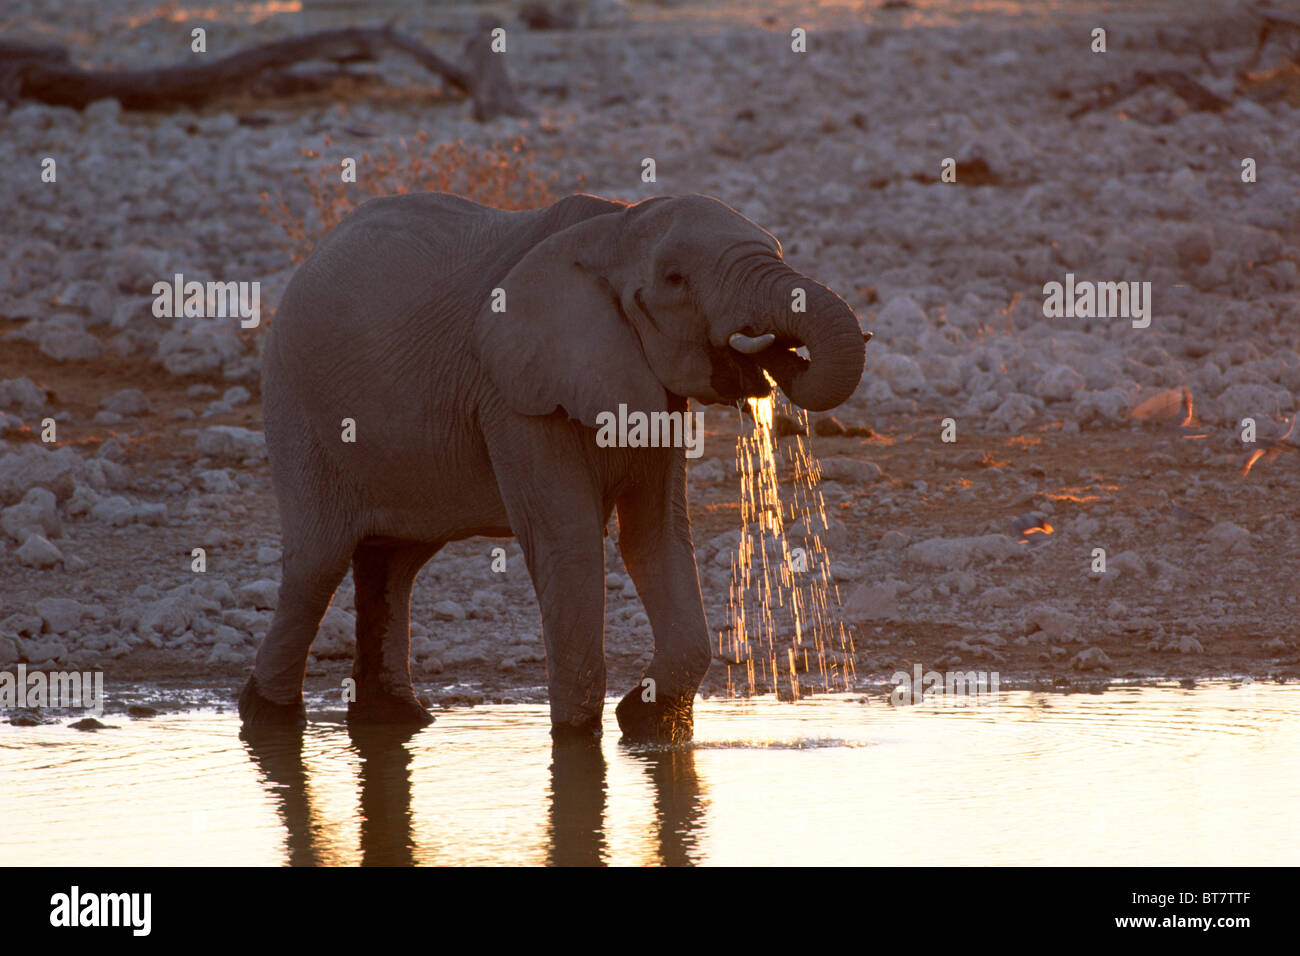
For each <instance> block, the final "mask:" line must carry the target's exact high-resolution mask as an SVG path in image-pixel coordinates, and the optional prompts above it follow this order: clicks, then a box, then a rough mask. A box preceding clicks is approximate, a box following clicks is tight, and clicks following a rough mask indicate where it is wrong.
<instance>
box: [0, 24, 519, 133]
mask: <svg viewBox="0 0 1300 956" xmlns="http://www.w3.org/2000/svg"><path fill="white" fill-rule="evenodd" d="M490 26H491V24H485V25H484V27H485V28H484V29H481V30H480V32H479V33H477V34H475V35H474V36H472V37H471V38H470V39H469V41H468V42H467V43H466V44H465V49H464V51H463V54H462V60H461V62H460V63H452V62H450V61H448V60H445V59H443V58H442V57H440V56H439V55H438V54H437V53H434V52H433V51H432V50H430V49H429V48H428V47H426V46H424V44H422V43H420V42H419V41H417V40H414V39H412V38H411V37H410V36H407V35H405V34H402V33H398V32H397V31H396V30H394V29H393V28H392V27H391V26H383V27H345V28H342V29H336V30H321V31H319V32H316V33H307V34H303V35H302V36H295V37H286V38H284V39H282V40H274V41H272V42H270V43H263V44H259V45H258V46H254V47H250V48H248V49H246V50H240V51H238V52H236V53H231V54H229V55H228V56H224V57H220V58H218V59H214V60H212V61H210V62H200V63H196V64H183V65H177V66H166V67H155V68H152V69H143V70H83V69H81V68H80V67H77V66H75V65H74V64H72V63H71V62H70V60H69V57H68V53H67V51H66V50H63V49H61V48H59V47H32V46H25V45H22V44H17V43H10V42H6V41H2V40H0V96H2V97H3V98H4V99H5V100H6V101H8V102H9V103H11V104H12V103H14V102H16V101H17V100H19V99H29V100H36V101H38V102H41V103H49V104H51V105H55V106H71V107H74V108H77V109H81V108H83V107H84V106H86V104H87V103H92V102H94V101H95V100H100V99H107V98H110V97H111V98H113V99H116V100H117V101H118V102H120V103H121V104H122V107H123V108H124V109H136V110H150V109H171V108H175V107H185V106H188V107H195V106H200V105H202V104H204V103H207V102H209V101H211V100H213V99H215V98H217V97H219V96H224V95H228V94H231V93H237V92H239V91H241V90H243V89H245V88H247V87H248V86H249V85H250V84H251V83H253V82H255V81H260V80H267V79H271V80H276V79H281V80H283V79H285V76H284V75H283V71H284V70H286V69H287V68H288V67H291V66H293V65H295V64H297V63H302V62H306V61H310V60H330V61H333V62H335V63H355V62H360V61H373V60H376V59H378V57H379V55H380V54H381V53H383V52H384V51H385V50H395V51H397V52H400V53H403V54H405V55H407V56H409V57H411V58H412V59H414V60H415V61H416V62H417V63H419V64H420V65H421V66H423V67H424V68H425V69H427V70H429V71H430V72H431V73H436V74H437V75H438V76H440V77H442V79H443V80H444V81H445V82H446V83H448V84H449V85H451V86H453V87H455V88H456V89H458V90H461V91H462V92H464V93H466V94H468V95H469V96H470V97H472V98H473V100H474V116H475V118H476V119H479V120H486V119H491V118H492V117H494V116H500V115H503V114H504V115H508V116H528V115H531V114H530V111H529V110H528V109H527V107H525V106H524V105H523V103H522V102H520V100H519V97H518V95H517V94H516V93H515V90H514V86H513V84H511V82H510V78H509V75H508V74H507V72H506V67H505V57H503V56H499V55H497V54H494V53H492V52H491V50H490V47H489V32H488V30H489V29H490Z"/></svg>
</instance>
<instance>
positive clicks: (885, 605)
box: [844, 581, 898, 622]
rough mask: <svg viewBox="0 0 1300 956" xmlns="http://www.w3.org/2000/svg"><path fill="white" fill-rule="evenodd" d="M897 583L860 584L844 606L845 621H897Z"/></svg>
mask: <svg viewBox="0 0 1300 956" xmlns="http://www.w3.org/2000/svg"><path fill="white" fill-rule="evenodd" d="M897 593H898V582H897V581H885V582H883V583H880V584H861V585H858V587H856V588H855V589H854V590H853V593H852V594H850V595H849V599H848V601H846V602H845V604H844V617H845V620H847V621H851V622H860V621H893V620H897V619H898V600H897Z"/></svg>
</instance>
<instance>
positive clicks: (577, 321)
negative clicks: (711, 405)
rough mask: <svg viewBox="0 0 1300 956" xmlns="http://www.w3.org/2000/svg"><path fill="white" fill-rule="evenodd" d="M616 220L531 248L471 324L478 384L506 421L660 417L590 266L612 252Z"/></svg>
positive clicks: (599, 220) (659, 401)
mask: <svg viewBox="0 0 1300 956" xmlns="http://www.w3.org/2000/svg"><path fill="white" fill-rule="evenodd" d="M619 219H620V217H619V216H618V215H605V216H598V217H595V218H593V219H588V220H586V221H583V222H580V223H578V224H576V225H573V226H570V227H569V228H568V229H565V230H563V231H561V232H558V233H556V234H554V235H552V236H549V237H548V238H546V239H544V240H542V241H541V242H539V243H538V244H537V245H536V246H534V247H533V249H532V250H531V251H530V252H529V253H528V254H527V255H525V256H524V257H523V258H522V259H521V260H520V261H519V262H518V263H516V264H515V266H514V268H512V269H511V270H510V271H509V272H508V273H507V274H506V277H505V279H503V280H502V281H501V282H500V283H499V284H498V286H497V288H496V289H493V290H492V292H491V295H490V297H489V301H488V302H486V303H485V304H484V305H483V307H482V308H481V309H480V310H479V312H478V315H477V317H476V318H475V325H474V339H475V347H476V349H477V351H478V356H479V361H480V362H482V364H483V367H484V369H486V371H487V374H488V377H489V378H491V380H492V382H493V384H494V385H496V387H497V389H498V390H499V391H500V392H501V394H502V395H503V396H504V397H505V399H506V402H507V403H508V404H509V405H510V407H511V408H513V409H514V410H515V411H517V412H520V413H522V414H524V415H549V414H550V413H551V412H553V411H555V409H556V407H557V406H558V407H560V408H563V409H564V411H565V412H567V413H568V415H569V417H570V418H575V419H577V420H579V421H581V422H582V423H583V424H584V425H588V426H590V427H592V428H595V427H597V426H598V422H597V420H596V416H597V415H599V414H600V413H602V412H613V413H614V414H616V415H617V414H618V407H619V405H626V406H627V410H628V411H629V412H632V411H642V412H652V411H663V410H664V409H666V408H667V393H666V392H665V391H664V387H663V385H662V384H661V383H660V382H659V379H658V378H656V377H655V375H654V373H653V372H652V371H651V370H650V366H649V364H648V363H647V362H646V359H645V355H644V354H643V352H642V350H641V342H640V340H639V339H638V338H637V335H636V333H635V331H634V330H633V328H632V325H631V323H630V322H629V321H628V319H627V317H626V316H625V315H624V314H623V311H622V309H621V308H620V306H619V297H618V292H617V291H616V290H615V288H614V287H613V286H612V285H611V284H610V283H609V281H608V280H607V279H606V278H605V276H604V274H603V273H604V272H605V270H603V269H602V268H601V267H600V265H599V260H601V259H608V258H609V257H610V256H611V255H613V249H614V247H615V246H616V245H618V243H617V240H616V237H615V236H614V235H612V234H611V233H612V231H613V230H614V229H615V228H616V226H615V223H617V222H618V220H619Z"/></svg>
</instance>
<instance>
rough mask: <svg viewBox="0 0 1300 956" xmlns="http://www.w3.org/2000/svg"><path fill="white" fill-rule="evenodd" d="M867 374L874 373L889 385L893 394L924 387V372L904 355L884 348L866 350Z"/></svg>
mask: <svg viewBox="0 0 1300 956" xmlns="http://www.w3.org/2000/svg"><path fill="white" fill-rule="evenodd" d="M867 353H868V356H869V360H868V362H867V371H866V374H867V375H874V376H876V377H877V378H879V379H880V380H881V381H883V382H886V383H887V384H888V385H889V388H890V390H891V391H892V392H893V393H894V394H895V395H907V394H910V393H912V392H919V391H921V390H922V389H923V388H925V373H924V372H922V371H921V367H920V366H919V365H917V364H916V362H915V361H914V360H912V359H910V358H908V357H907V356H906V355H900V354H898V353H897V352H886V351H884V350H880V351H876V352H873V351H871V350H870V349H868V350H867Z"/></svg>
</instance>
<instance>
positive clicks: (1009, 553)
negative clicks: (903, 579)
mask: <svg viewBox="0 0 1300 956" xmlns="http://www.w3.org/2000/svg"><path fill="white" fill-rule="evenodd" d="M1025 553H1027V551H1026V549H1025V548H1024V547H1023V546H1021V545H1020V544H1017V543H1016V541H1014V540H1013V539H1011V538H1009V537H1007V536H1006V535H1005V534H986V535H981V536H978V537H973V538H931V539H929V540H928V541H918V542H917V543H916V544H913V545H911V546H910V547H909V548H908V549H907V551H906V555H905V556H906V558H907V560H908V561H910V562H912V563H914V564H920V565H923V566H925V567H929V568H939V569H942V570H946V571H955V570H958V569H960V568H964V567H966V565H968V564H970V563H971V562H972V561H975V560H979V561H982V562H992V561H1002V560H1005V559H1006V558H1013V557H1018V556H1020V555H1023V554H1025Z"/></svg>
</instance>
